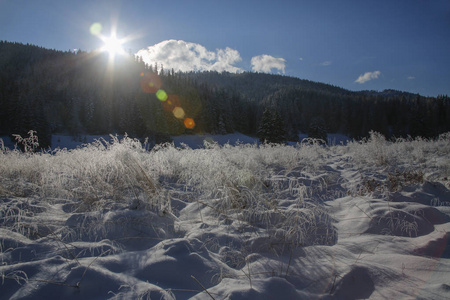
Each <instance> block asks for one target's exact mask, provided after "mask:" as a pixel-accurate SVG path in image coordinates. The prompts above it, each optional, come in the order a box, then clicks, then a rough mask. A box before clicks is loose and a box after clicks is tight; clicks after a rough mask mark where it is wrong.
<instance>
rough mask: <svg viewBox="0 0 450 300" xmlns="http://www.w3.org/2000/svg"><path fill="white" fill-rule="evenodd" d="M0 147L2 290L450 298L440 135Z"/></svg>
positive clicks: (54, 295) (447, 174)
mask: <svg viewBox="0 0 450 300" xmlns="http://www.w3.org/2000/svg"><path fill="white" fill-rule="evenodd" d="M1 145H2V144H1V142H0V262H1V266H0V278H1V282H0V298H1V299H83V300H85V299H108V298H111V299H150V298H151V299H175V298H176V299H187V298H194V299H212V298H213V299H361V298H371V299H416V298H419V299H449V298H450V242H449V232H450V222H449V221H450V191H449V188H450V181H449V178H450V135H449V134H447V135H443V136H441V137H440V138H439V139H436V140H433V141H426V140H420V139H419V140H399V141H397V142H396V143H391V142H387V141H385V140H384V138H383V137H382V136H380V135H378V134H376V133H372V135H371V138H370V139H368V140H367V141H364V142H360V143H357V142H350V143H348V144H347V145H341V146H330V147H324V146H320V145H316V144H311V143H308V144H306V143H305V144H299V145H297V146H257V145H256V144H239V145H236V146H230V145H228V144H225V145H223V146H221V145H219V144H217V143H206V144H205V147H204V148H203V149H191V148H189V147H188V146H185V147H184V148H182V149H180V148H176V147H173V146H169V145H167V146H160V147H157V148H154V149H153V150H152V151H150V152H149V151H145V150H144V149H143V147H142V145H141V144H140V143H139V142H138V141H134V140H131V139H127V138H125V139H122V140H119V139H117V138H112V141H111V142H110V143H105V142H101V141H98V142H94V143H92V144H90V145H88V146H87V147H84V148H79V149H74V150H55V151H53V152H51V153H34V154H33V153H22V152H19V151H12V150H8V149H7V148H6V147H2V146H1Z"/></svg>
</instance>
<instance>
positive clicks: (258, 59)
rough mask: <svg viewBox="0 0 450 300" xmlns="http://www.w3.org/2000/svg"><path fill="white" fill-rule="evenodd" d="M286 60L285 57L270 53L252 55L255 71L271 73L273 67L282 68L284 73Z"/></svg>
mask: <svg viewBox="0 0 450 300" xmlns="http://www.w3.org/2000/svg"><path fill="white" fill-rule="evenodd" d="M285 63H286V60H285V59H284V58H277V57H273V56H270V55H266V54H263V55H258V56H254V57H252V60H251V64H252V70H253V71H254V72H264V73H270V72H271V70H272V69H277V70H280V71H281V72H283V73H284V69H285V68H286V64H285Z"/></svg>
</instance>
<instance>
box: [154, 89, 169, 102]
mask: <svg viewBox="0 0 450 300" xmlns="http://www.w3.org/2000/svg"><path fill="white" fill-rule="evenodd" d="M156 98H158V99H159V101H162V102H164V101H166V100H167V98H168V96H167V93H166V92H165V91H164V90H158V91H157V92H156Z"/></svg>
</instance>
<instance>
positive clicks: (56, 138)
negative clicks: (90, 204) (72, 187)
mask: <svg viewBox="0 0 450 300" xmlns="http://www.w3.org/2000/svg"><path fill="white" fill-rule="evenodd" d="M298 137H299V140H300V141H302V140H304V139H306V138H308V135H307V134H303V133H300V134H299V135H298ZM119 138H123V135H119ZM0 139H2V140H3V144H4V146H5V147H7V148H9V149H14V146H15V144H16V141H14V140H11V138H10V137H8V136H0ZM101 139H103V140H105V141H107V142H111V141H112V138H111V136H110V135H80V136H69V135H58V134H56V135H52V148H53V149H57V148H60V149H64V148H66V149H69V150H70V149H76V148H77V147H82V146H83V145H85V144H90V143H93V142H95V141H97V140H101ZM172 140H173V143H174V145H175V147H182V145H187V146H189V147H190V148H191V149H198V148H203V147H204V141H207V142H209V143H217V144H218V145H221V146H223V145H225V144H230V145H236V144H258V143H259V140H258V138H256V137H250V136H248V135H245V134H242V133H239V132H236V133H232V134H224V135H212V134H204V135H179V136H173V137H172ZM350 140H351V139H350V138H349V137H347V136H345V135H343V134H334V133H331V134H328V144H329V145H341V144H344V145H345V144H347V142H349V141H350ZM295 144H296V143H292V142H290V143H289V145H291V146H294V145H295Z"/></svg>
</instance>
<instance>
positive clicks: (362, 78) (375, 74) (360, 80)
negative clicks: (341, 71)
mask: <svg viewBox="0 0 450 300" xmlns="http://www.w3.org/2000/svg"><path fill="white" fill-rule="evenodd" d="M380 75H381V72H380V71H374V72H366V73H364V75H360V76H359V77H358V79H356V80H355V82H358V83H361V84H363V83H364V82H367V81H369V80H372V79H377V78H378V77H379V76H380Z"/></svg>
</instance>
